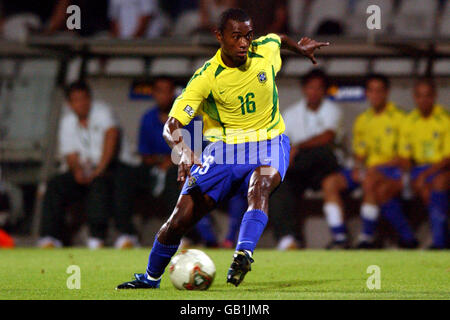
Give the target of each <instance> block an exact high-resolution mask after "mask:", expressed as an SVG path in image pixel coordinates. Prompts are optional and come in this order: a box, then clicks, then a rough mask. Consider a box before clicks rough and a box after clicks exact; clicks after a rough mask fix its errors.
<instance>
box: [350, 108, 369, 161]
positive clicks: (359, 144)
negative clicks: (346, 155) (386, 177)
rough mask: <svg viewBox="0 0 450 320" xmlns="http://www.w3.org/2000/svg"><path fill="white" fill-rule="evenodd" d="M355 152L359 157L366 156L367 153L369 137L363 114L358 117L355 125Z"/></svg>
mask: <svg viewBox="0 0 450 320" xmlns="http://www.w3.org/2000/svg"><path fill="white" fill-rule="evenodd" d="M353 152H354V153H355V154H356V155H357V156H359V157H364V156H366V154H367V137H366V132H365V130H364V118H363V116H362V115H360V116H359V117H358V118H357V119H356V121H355V124H354V125H353Z"/></svg>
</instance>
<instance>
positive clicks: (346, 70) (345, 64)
mask: <svg viewBox="0 0 450 320" xmlns="http://www.w3.org/2000/svg"><path fill="white" fill-rule="evenodd" d="M368 64H369V63H368V61H367V60H365V59H333V60H330V61H329V62H328V68H327V71H328V73H329V74H330V75H333V76H356V75H363V74H366V73H367V68H368Z"/></svg>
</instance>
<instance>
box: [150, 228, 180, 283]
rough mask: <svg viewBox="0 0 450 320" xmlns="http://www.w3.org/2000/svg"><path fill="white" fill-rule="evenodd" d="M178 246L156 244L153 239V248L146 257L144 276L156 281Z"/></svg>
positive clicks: (156, 241)
mask: <svg viewBox="0 0 450 320" xmlns="http://www.w3.org/2000/svg"><path fill="white" fill-rule="evenodd" d="M178 246H179V244H176V245H165V244H161V243H159V242H158V239H157V238H156V237H155V242H153V248H152V251H151V252H150V256H149V257H148V266H147V272H146V276H150V277H152V278H154V279H158V278H160V277H161V275H162V274H163V273H164V269H165V268H166V266H167V265H168V264H169V262H170V259H171V258H172V256H173V255H174V254H175V252H177V250H178Z"/></svg>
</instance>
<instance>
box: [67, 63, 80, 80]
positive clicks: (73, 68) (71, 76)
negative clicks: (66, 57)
mask: <svg viewBox="0 0 450 320" xmlns="http://www.w3.org/2000/svg"><path fill="white" fill-rule="evenodd" d="M81 63H82V61H81V58H75V59H73V60H71V61H70V63H69V65H68V67H67V75H66V82H67V83H71V82H73V81H76V80H77V79H78V77H79V76H80V67H81Z"/></svg>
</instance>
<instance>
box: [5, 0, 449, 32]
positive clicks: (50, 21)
mask: <svg viewBox="0 0 450 320" xmlns="http://www.w3.org/2000/svg"><path fill="white" fill-rule="evenodd" d="M446 2H447V1H446V0H431V1H416V0H381V1H375V2H373V1H366V0H290V1H289V0H265V1H257V0H171V1H158V0H98V1H88V0H43V1H39V2H36V1H30V0H18V1H6V0H2V1H1V2H0V30H1V33H2V35H3V37H5V38H7V39H17V38H22V37H25V36H26V35H27V34H41V35H53V36H69V35H70V36H75V35H78V36H82V37H94V38H105V37H113V38H120V39H137V38H142V39H150V38H158V37H167V36H169V37H170V36H190V35H193V34H198V33H207V34H208V33H210V32H211V30H213V29H214V26H215V25H216V23H217V22H218V19H219V16H220V14H221V12H223V11H224V10H225V9H227V8H231V7H240V8H242V9H244V10H245V11H246V12H248V13H249V14H250V16H252V17H253V22H254V26H255V31H256V34H257V35H261V34H266V33H269V32H278V33H293V34H299V33H301V34H309V35H346V36H356V37H357V36H361V35H364V34H366V33H367V30H366V28H363V27H361V26H364V25H365V21H366V19H367V15H366V8H367V7H368V6H369V5H371V4H378V5H379V6H380V7H381V9H382V13H383V19H385V21H386V25H385V27H384V28H383V29H382V33H385V34H390V35H393V34H394V35H398V36H406V37H409V36H419V37H427V36H432V35H434V34H438V35H442V36H448V35H449V34H450V31H449V30H450V22H449V20H450V9H449V8H448V6H447V5H446ZM70 5H77V6H78V7H79V8H80V9H81V12H82V14H83V18H82V24H81V29H79V30H76V31H74V32H67V29H66V16H67V14H66V9H67V8H68V7H69V6H70Z"/></svg>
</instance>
